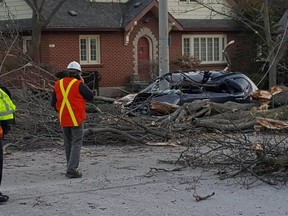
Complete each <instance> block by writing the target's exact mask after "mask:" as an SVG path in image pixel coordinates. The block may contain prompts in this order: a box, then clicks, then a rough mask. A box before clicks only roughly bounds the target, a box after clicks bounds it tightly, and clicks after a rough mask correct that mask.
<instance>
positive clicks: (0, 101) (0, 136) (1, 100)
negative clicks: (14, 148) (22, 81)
mask: <svg viewBox="0 0 288 216" xmlns="http://www.w3.org/2000/svg"><path fill="white" fill-rule="evenodd" d="M15 111H16V106H15V104H14V102H13V101H12V99H11V93H10V91H9V90H8V89H7V88H6V87H3V86H0V185H1V182H2V172H3V161H4V160H3V159H4V154H3V140H4V136H5V135H6V134H8V132H9V131H10V124H14V123H15V118H14V112H15ZM8 200H9V196H7V195H4V194H2V193H1V192H0V203H4V202H7V201H8Z"/></svg>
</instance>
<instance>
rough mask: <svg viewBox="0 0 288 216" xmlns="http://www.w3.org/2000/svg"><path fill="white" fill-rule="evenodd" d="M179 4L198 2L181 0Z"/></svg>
mask: <svg viewBox="0 0 288 216" xmlns="http://www.w3.org/2000/svg"><path fill="white" fill-rule="evenodd" d="M179 3H196V0H179Z"/></svg>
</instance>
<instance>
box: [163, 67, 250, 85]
mask: <svg viewBox="0 0 288 216" xmlns="http://www.w3.org/2000/svg"><path fill="white" fill-rule="evenodd" d="M205 74H206V75H205ZM167 76H168V77H170V79H171V80H170V81H171V82H177V81H179V80H182V79H183V77H186V78H187V80H189V79H190V80H193V81H194V82H197V83H202V80H203V78H204V76H208V79H207V82H206V83H207V84H208V83H216V82H221V81H222V80H223V79H226V78H229V77H230V78H232V77H246V76H245V75H244V74H242V73H240V72H227V71H216V70H214V71H175V72H170V73H167V74H164V75H163V77H167Z"/></svg>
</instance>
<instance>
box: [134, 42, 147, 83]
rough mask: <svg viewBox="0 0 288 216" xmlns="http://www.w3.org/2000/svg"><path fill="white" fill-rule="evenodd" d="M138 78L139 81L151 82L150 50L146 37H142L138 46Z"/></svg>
mask: <svg viewBox="0 0 288 216" xmlns="http://www.w3.org/2000/svg"><path fill="white" fill-rule="evenodd" d="M137 57H138V58H137V59H138V77H139V81H149V80H150V50H149V41H148V39H147V38H146V37H140V38H139V40H138V45H137Z"/></svg>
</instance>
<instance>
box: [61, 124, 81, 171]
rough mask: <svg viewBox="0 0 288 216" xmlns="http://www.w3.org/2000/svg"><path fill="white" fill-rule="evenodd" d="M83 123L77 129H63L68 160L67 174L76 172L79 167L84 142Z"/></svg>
mask: <svg viewBox="0 0 288 216" xmlns="http://www.w3.org/2000/svg"><path fill="white" fill-rule="evenodd" d="M83 128H84V125H83V123H82V124H80V125H79V126H77V127H63V128H62V130H63V137H64V145H65V151H66V160H67V172H75V171H76V170H77V168H78V166H79V161H80V152H81V146H82V142H83Z"/></svg>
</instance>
